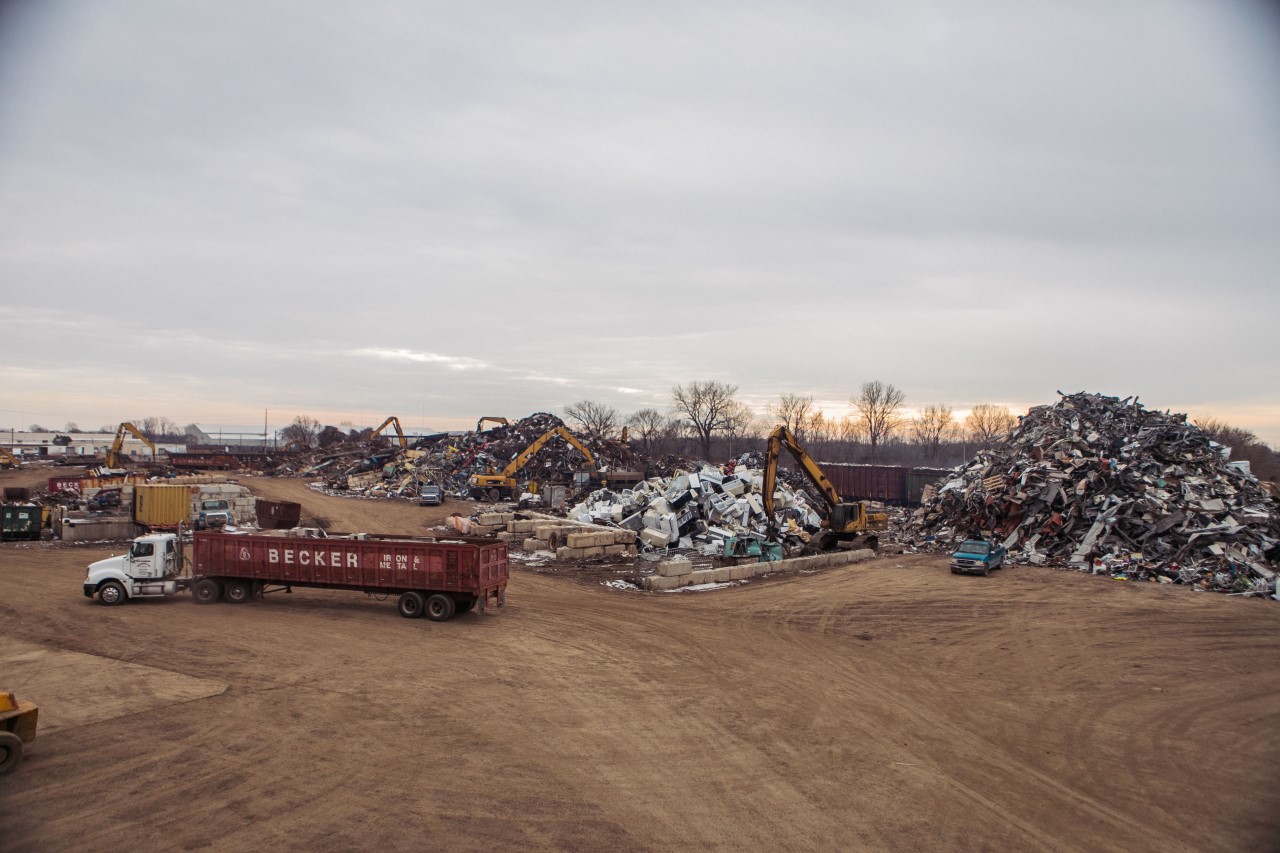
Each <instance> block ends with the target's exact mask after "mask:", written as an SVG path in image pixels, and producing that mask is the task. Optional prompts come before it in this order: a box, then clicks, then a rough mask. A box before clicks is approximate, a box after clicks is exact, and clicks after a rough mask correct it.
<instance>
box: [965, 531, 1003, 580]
mask: <svg viewBox="0 0 1280 853" xmlns="http://www.w3.org/2000/svg"><path fill="white" fill-rule="evenodd" d="M1005 553H1006V551H1005V549H1004V546H1003V545H997V544H996V543H994V542H984V541H983V540H981V539H966V540H965V541H963V542H961V543H960V547H959V548H957V549H956V551H955V553H954V554H952V555H951V574H953V575H958V574H960V573H962V572H963V573H965V574H969V573H977V574H983V575H987V574H990V573H991V570H992V569H999V568H1001V567H1002V566H1004V557H1005Z"/></svg>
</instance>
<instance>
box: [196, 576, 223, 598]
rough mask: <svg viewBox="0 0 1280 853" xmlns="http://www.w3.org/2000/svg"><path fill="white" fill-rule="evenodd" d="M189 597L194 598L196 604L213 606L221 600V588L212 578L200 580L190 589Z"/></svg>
mask: <svg viewBox="0 0 1280 853" xmlns="http://www.w3.org/2000/svg"><path fill="white" fill-rule="evenodd" d="M191 595H192V597H193V598H195V600H196V604H213V603H214V602H215V601H217V600H218V599H219V598H222V587H220V586H219V585H218V582H217V581H216V580H214V579H213V578H202V579H201V580H198V581H196V585H195V586H193V587H191Z"/></svg>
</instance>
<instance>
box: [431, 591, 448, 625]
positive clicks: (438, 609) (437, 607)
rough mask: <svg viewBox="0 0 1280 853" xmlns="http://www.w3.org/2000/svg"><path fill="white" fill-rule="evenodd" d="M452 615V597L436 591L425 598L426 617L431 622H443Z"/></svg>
mask: <svg viewBox="0 0 1280 853" xmlns="http://www.w3.org/2000/svg"><path fill="white" fill-rule="evenodd" d="M452 615H453V599H452V598H450V597H449V596H447V595H442V594H440V593H438V592H437V593H436V594H435V595H433V596H431V597H430V598H428V599H427V618H428V619H430V620H431V621H432V622H443V621H444V620H446V619H448V618H449V617H450V616H452Z"/></svg>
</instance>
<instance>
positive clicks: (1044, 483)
mask: <svg viewBox="0 0 1280 853" xmlns="http://www.w3.org/2000/svg"><path fill="white" fill-rule="evenodd" d="M1229 455H1230V448H1228V447H1224V446H1222V445H1219V444H1217V443H1215V442H1213V441H1212V440H1210V439H1209V437H1208V436H1207V435H1206V434H1205V433H1204V432H1203V431H1202V430H1200V429H1199V428H1198V427H1196V426H1195V425H1194V424H1190V423H1188V422H1187V418H1186V415H1183V414H1171V413H1168V412H1159V411H1150V410H1148V409H1146V408H1144V407H1143V406H1142V405H1141V404H1140V403H1139V402H1138V401H1137V399H1136V398H1125V399H1123V400H1122V399H1119V398H1116V397H1108V396H1105V395H1101V394H1088V393H1077V394H1064V395H1061V399H1060V400H1059V401H1058V402H1057V403H1054V404H1053V405H1047V406H1037V407H1035V408H1033V409H1031V410H1030V411H1029V412H1027V414H1026V415H1025V416H1024V417H1023V418H1022V422H1021V424H1020V425H1019V427H1018V428H1017V429H1016V430H1014V431H1013V432H1012V433H1011V434H1010V435H1009V436H1007V437H1006V438H1005V439H1004V440H1002V441H1000V442H998V443H997V444H996V445H994V446H992V447H990V448H988V449H985V450H982V451H980V452H979V453H978V454H977V456H975V457H974V459H973V460H972V461H970V462H969V463H968V464H967V465H963V466H961V467H959V468H957V469H955V470H954V471H953V472H952V473H951V475H949V476H948V477H945V478H943V479H942V480H940V481H939V483H938V484H937V485H936V487H935V488H934V489H933V490H932V494H930V495H929V496H927V498H926V500H925V502H924V504H923V505H922V506H921V507H920V509H919V510H917V511H916V512H915V513H914V514H913V515H912V516H911V518H910V519H909V520H908V521H907V522H906V524H905V525H904V529H903V530H902V531H901V533H902V537H903V540H904V541H905V542H907V543H908V544H914V545H929V544H932V545H934V546H936V547H938V548H942V547H946V546H949V545H950V544H951V543H953V542H955V541H957V540H960V539H964V538H966V537H970V536H977V535H986V536H992V537H995V538H998V539H1000V540H1002V541H1003V542H1004V544H1005V546H1006V547H1007V548H1009V551H1010V559H1011V561H1013V562H1024V563H1032V564H1035V565H1046V564H1048V565H1068V566H1071V567H1074V568H1078V569H1081V570H1085V571H1092V572H1094V573H1098V574H1109V575H1111V576H1113V577H1116V578H1125V579H1133V580H1155V581H1161V582H1171V583H1183V584H1193V585H1196V586H1199V587H1201V588H1205V589H1214V590H1220V591H1225V592H1233V593H1245V594H1255V595H1264V594H1266V593H1268V592H1274V590H1275V583H1276V573H1277V571H1278V570H1280V566H1278V565H1277V556H1280V509H1278V507H1277V503H1276V500H1275V498H1273V497H1272V496H1271V494H1270V493H1269V492H1268V491H1267V489H1266V488H1265V487H1264V486H1263V485H1262V484H1261V483H1259V481H1258V480H1257V479H1256V478H1255V477H1253V476H1252V474H1250V473H1248V472H1247V471H1244V470H1241V469H1240V468H1239V467H1237V466H1233V465H1230V464H1228V458H1229Z"/></svg>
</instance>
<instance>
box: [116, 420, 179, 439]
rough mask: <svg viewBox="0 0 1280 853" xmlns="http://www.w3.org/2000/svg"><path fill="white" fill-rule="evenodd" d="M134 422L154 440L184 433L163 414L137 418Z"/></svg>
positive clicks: (143, 432) (144, 433)
mask: <svg viewBox="0 0 1280 853" xmlns="http://www.w3.org/2000/svg"><path fill="white" fill-rule="evenodd" d="M132 423H133V425H134V426H136V427H137V428H138V430H139V431H140V432H141V433H142V434H143V435H145V436H146V437H147V438H149V439H151V440H152V441H155V440H156V439H159V438H163V437H165V436H169V435H181V434H182V431H181V429H180V428H179V427H178V425H177V424H176V423H174V422H173V421H171V420H169V419H168V418H166V417H164V416H163V415H149V416H147V417H145V418H136V419H134V420H133V421H132ZM118 428H119V427H116V429H118ZM112 432H115V429H113V430H112Z"/></svg>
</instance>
